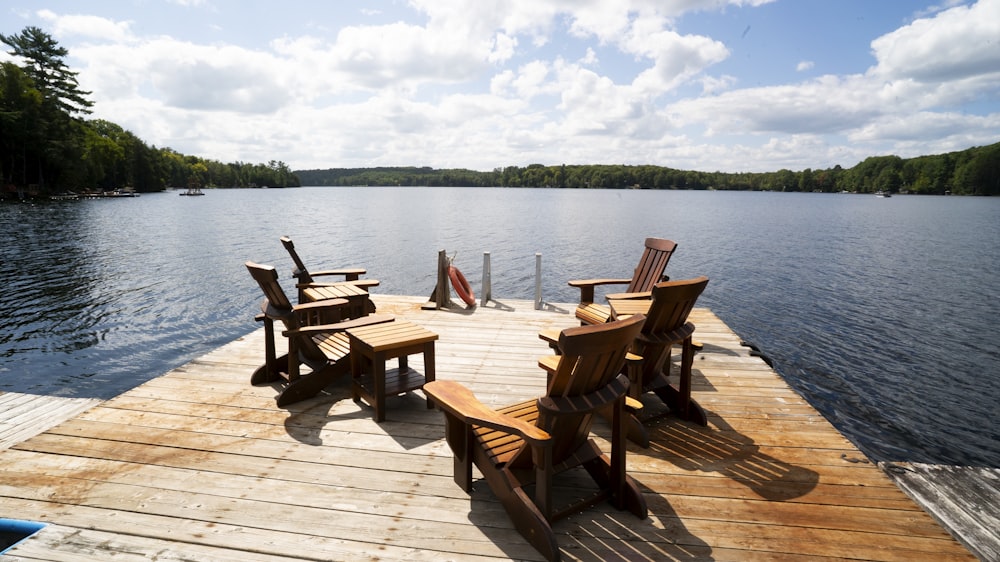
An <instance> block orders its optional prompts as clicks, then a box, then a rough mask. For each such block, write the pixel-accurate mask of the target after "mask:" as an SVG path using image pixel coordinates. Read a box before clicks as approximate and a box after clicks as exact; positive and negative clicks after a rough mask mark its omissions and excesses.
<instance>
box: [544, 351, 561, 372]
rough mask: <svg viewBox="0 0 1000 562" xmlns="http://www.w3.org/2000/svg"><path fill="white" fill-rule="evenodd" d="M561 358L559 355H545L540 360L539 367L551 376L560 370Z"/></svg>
mask: <svg viewBox="0 0 1000 562" xmlns="http://www.w3.org/2000/svg"><path fill="white" fill-rule="evenodd" d="M561 358H562V357H560V356H559V355H543V356H541V357H539V358H538V366H539V367H541V368H542V369H544V370H545V371H546V372H548V373H550V374H551V373H554V372H556V369H558V368H559V360H560V359H561Z"/></svg>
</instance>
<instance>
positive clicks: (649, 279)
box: [626, 238, 677, 293]
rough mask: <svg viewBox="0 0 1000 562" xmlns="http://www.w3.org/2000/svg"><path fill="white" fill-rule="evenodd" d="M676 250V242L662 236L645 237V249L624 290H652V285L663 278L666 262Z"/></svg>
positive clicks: (637, 291) (639, 291)
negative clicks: (630, 280)
mask: <svg viewBox="0 0 1000 562" xmlns="http://www.w3.org/2000/svg"><path fill="white" fill-rule="evenodd" d="M676 250H677V243H676V242H673V241H671V240H664V239H662V238H647V239H646V249H645V250H643V252H642V258H641V259H640V260H639V265H638V266H637V267H636V268H635V273H634V274H633V275H632V282H631V283H629V286H628V289H626V292H629V293H642V292H645V291H649V290H652V288H653V285H655V284H657V283H659V282H660V280H661V279H663V271H664V270H666V268H667V263H668V262H669V261H670V257H671V256H672V255H673V253H674V251H676Z"/></svg>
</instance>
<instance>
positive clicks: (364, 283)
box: [295, 279, 379, 290]
mask: <svg viewBox="0 0 1000 562" xmlns="http://www.w3.org/2000/svg"><path fill="white" fill-rule="evenodd" d="M345 283H350V284H351V285H355V286H357V287H361V288H363V289H364V288H367V287H378V285H379V280H378V279H355V280H353V281H328V282H323V281H313V282H312V283H296V284H295V288H296V289H300V290H301V289H308V288H310V287H335V286H337V285H343V284H345Z"/></svg>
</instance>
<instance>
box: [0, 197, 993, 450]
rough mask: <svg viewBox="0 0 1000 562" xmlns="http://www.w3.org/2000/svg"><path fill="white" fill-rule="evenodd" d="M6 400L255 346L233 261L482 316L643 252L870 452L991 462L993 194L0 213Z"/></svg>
mask: <svg viewBox="0 0 1000 562" xmlns="http://www.w3.org/2000/svg"><path fill="white" fill-rule="evenodd" d="M0 228H2V229H3V232H4V241H5V243H4V244H3V245H0V260H2V263H3V267H4V271H5V279H4V283H3V284H2V286H0V319H2V321H3V329H2V331H0V357H2V358H3V362H2V364H0V390H14V391H21V392H35V393H46V394H58V395H67V396H96V397H110V396H114V395H116V394H118V393H120V392H122V391H124V390H126V389H128V388H131V387H132V386H134V385H136V384H139V383H141V382H143V381H145V380H148V379H149V378H152V377H155V376H157V375H159V374H162V373H163V372H166V371H167V370H169V369H170V368H173V367H175V366H178V365H180V364H182V363H183V362H185V361H187V360H190V359H191V358H193V357H196V356H197V355H199V354H201V353H205V352H207V351H209V350H210V349H213V348H214V347H217V346H218V345H221V344H222V343H225V342H228V341H231V340H232V339H235V338H236V337H239V336H240V335H243V334H244V333H246V332H249V331H251V330H253V329H255V328H256V327H257V326H256V325H255V324H254V322H253V311H254V310H256V305H257V301H258V299H259V289H257V288H256V287H255V286H254V285H253V283H252V280H251V279H250V278H249V276H248V275H247V274H246V271H245V269H244V268H243V265H242V264H243V262H244V261H246V260H253V261H257V262H259V263H267V264H273V265H275V266H277V267H278V269H279V272H281V273H282V277H283V278H284V280H285V281H286V282H288V283H289V285H288V286H287V287H286V289H288V290H290V287H291V279H290V276H289V273H290V270H291V261H290V259H289V258H288V256H287V254H286V253H285V252H284V249H283V248H282V247H281V245H280V243H279V242H278V238H279V237H280V236H282V235H289V236H291V237H292V239H294V240H295V243H296V248H297V249H298V250H299V252H300V253H301V254H302V256H303V258H304V259H305V260H306V261H307V263H309V264H310V265H313V266H314V267H316V268H328V267H341V266H360V267H366V268H367V269H368V271H369V275H368V276H369V277H373V278H377V279H379V280H380V281H381V282H382V284H381V285H380V287H378V288H377V289H376V291H378V292H384V293H395V294H411V295H412V294H416V295H429V294H430V292H431V290H432V289H433V286H434V272H435V267H436V263H437V252H438V250H440V249H445V250H447V252H448V253H449V255H456V264H457V265H459V267H461V268H462V271H463V272H464V273H465V275H466V277H467V278H468V279H469V281H470V283H471V284H472V286H473V287H474V288H476V289H477V291H478V288H479V287H480V286H481V285H480V283H481V279H480V277H481V275H480V271H481V265H482V254H483V252H487V251H488V252H490V253H491V258H492V273H493V294H494V296H495V298H497V300H499V301H505V300H510V299H532V298H533V297H534V272H535V254H536V253H541V254H542V264H543V275H544V277H543V298H544V299H545V300H546V301H549V302H554V303H559V302H571V301H573V300H574V299H575V298H577V294H575V292H574V290H573V289H572V288H570V287H568V286H566V281H567V280H568V279H577V278H593V277H622V276H625V277H627V276H629V274H630V272H631V268H632V267H634V265H635V260H636V259H637V256H638V254H639V253H640V252H641V245H642V240H643V239H644V238H645V237H647V236H660V237H665V238H670V239H672V240H675V241H676V242H677V243H678V250H677V253H676V254H675V256H674V257H673V259H672V260H671V262H670V266H669V267H668V272H669V274H670V275H671V276H672V277H673V278H675V279H682V278H689V277H694V276H697V275H707V276H708V277H710V278H711V279H712V283H711V285H710V287H709V289H708V290H707V291H706V293H705V294H704V295H703V296H702V298H701V299H700V300H699V304H702V305H705V306H708V307H710V308H712V309H713V310H714V311H715V312H716V313H718V314H719V316H721V317H722V318H723V320H725V321H726V322H727V323H728V324H729V325H730V326H732V327H733V328H734V329H735V330H736V331H737V333H739V334H740V335H741V336H742V337H743V338H744V339H746V340H748V341H750V342H752V343H754V344H756V345H757V346H758V347H760V348H761V350H762V351H763V352H764V353H765V354H766V355H768V356H769V357H771V358H772V359H773V360H774V364H775V366H776V368H777V369H778V370H779V372H781V373H782V374H783V375H784V376H785V377H786V378H787V379H788V380H789V382H790V383H791V384H792V385H793V386H794V387H795V388H796V389H797V390H798V391H799V392H801V393H803V394H804V395H805V396H806V398H807V399H809V400H810V402H811V403H813V405H815V406H816V407H817V408H818V409H820V410H821V412H822V413H823V414H824V415H825V416H827V417H828V418H830V419H831V420H832V421H833V422H834V423H835V424H836V425H837V426H838V427H839V428H840V429H841V430H843V431H844V432H845V433H846V434H847V435H848V436H849V437H850V438H851V439H852V440H854V441H855V442H856V443H857V444H858V445H859V446H860V447H861V448H862V449H863V450H864V451H865V452H866V453H867V454H869V455H871V456H873V457H875V458H876V459H887V460H911V461H917V462H946V463H952V464H967V465H977V464H985V465H991V466H1000V439H998V438H997V436H998V434H1000V429H998V426H997V422H996V419H995V416H994V415H993V409H994V408H995V404H996V403H997V402H1000V381H998V378H1000V372H998V371H997V369H996V365H997V364H1000V351H998V345H997V343H996V341H995V338H992V337H991V334H993V333H995V332H996V331H997V328H998V320H997V318H998V315H1000V299H996V298H995V286H994V285H995V280H996V279H997V278H998V273H1000V245H998V244H996V241H997V240H1000V200H997V199H971V198H944V197H894V198H892V199H888V200H884V199H875V198H872V197H870V196H861V195H857V196H855V195H814V194H766V193H727V192H659V191H657V192H654V191H603V190H594V191H582V190H553V189H516V190H515V189H507V190H505V189H465V190H461V189H446V188H431V189H423V188H363V189H350V188H303V189H295V190H273V189H271V190H221V191H220V190H213V191H210V192H208V194H207V195H206V196H205V197H197V198H193V197H177V196H176V194H174V193H165V194H151V195H143V196H142V197H140V198H135V199H110V200H90V201H76V202H53V203H49V204H38V205H30V204H12V203H5V204H0Z"/></svg>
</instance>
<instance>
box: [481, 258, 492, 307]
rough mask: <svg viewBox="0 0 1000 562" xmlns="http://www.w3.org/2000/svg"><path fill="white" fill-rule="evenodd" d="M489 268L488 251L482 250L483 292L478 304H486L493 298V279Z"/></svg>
mask: <svg viewBox="0 0 1000 562" xmlns="http://www.w3.org/2000/svg"><path fill="white" fill-rule="evenodd" d="M491 275H492V273H491V270H490V253H489V252H483V292H482V298H481V299H480V301H479V304H480V306H486V303H488V302H489V301H490V300H491V299H492V298H493V279H492V277H491Z"/></svg>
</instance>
